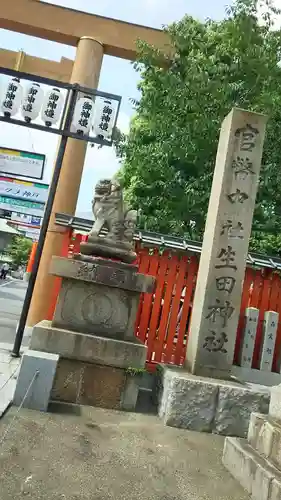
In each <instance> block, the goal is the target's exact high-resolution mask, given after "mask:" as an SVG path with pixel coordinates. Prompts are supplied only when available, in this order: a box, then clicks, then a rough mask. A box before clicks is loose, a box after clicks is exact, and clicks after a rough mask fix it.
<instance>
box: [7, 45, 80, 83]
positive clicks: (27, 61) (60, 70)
mask: <svg viewBox="0 0 281 500" xmlns="http://www.w3.org/2000/svg"><path fill="white" fill-rule="evenodd" d="M19 54H21V55H22V56H23V57H21V58H20V66H19V67H18V62H19ZM0 66H2V67H4V68H9V69H17V70H19V71H23V72H24V73H30V74H32V75H38V76H43V77H45V78H51V79H53V80H59V81H61V82H69V80H70V76H71V72H72V67H73V61H71V60H70V59H66V58H65V57H62V58H61V60H60V61H50V60H48V59H41V58H40V57H33V56H29V55H27V54H25V53H22V52H21V51H20V52H13V51H12V50H5V49H0Z"/></svg>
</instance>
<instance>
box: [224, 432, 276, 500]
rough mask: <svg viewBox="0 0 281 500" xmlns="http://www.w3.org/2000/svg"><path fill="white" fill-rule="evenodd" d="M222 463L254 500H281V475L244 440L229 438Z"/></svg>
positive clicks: (226, 441)
mask: <svg viewBox="0 0 281 500" xmlns="http://www.w3.org/2000/svg"><path fill="white" fill-rule="evenodd" d="M222 463H223V465H224V466H225V468H226V469H227V470H228V471H229V472H230V473H231V475H232V476H233V477H234V478H235V479H236V480H237V481H238V482H239V483H240V484H241V486H242V487H243V488H244V489H245V490H246V491H247V492H248V493H249V494H250V495H251V498H252V500H277V499H279V498H281V473H280V471H279V470H278V469H276V468H275V467H274V466H273V465H271V464H270V463H269V461H268V460H267V459H266V458H264V457H261V456H260V455H258V453H257V452H256V451H255V450H254V449H253V448H252V447H251V446H250V445H249V444H248V443H247V442H246V440H244V439H239V438H230V437H227V438H226V439H225V443H224V450H223V457H222Z"/></svg>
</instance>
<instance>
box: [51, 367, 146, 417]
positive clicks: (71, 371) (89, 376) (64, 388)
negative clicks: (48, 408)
mask: <svg viewBox="0 0 281 500" xmlns="http://www.w3.org/2000/svg"><path fill="white" fill-rule="evenodd" d="M138 392H139V385H138V383H137V377H136V378H135V377H134V375H131V373H130V372H129V371H127V370H126V369H122V368H116V367H112V366H101V365H97V364H93V363H85V362H83V361H77V360H70V359H63V358H61V359H60V361H59V363H58V368H57V372H56V377H55V381H54V385H53V390H52V399H53V400H57V401H61V402H67V403H75V404H81V405H89V406H98V407H101V408H109V409H115V410H134V409H135V406H136V402H137V397H138Z"/></svg>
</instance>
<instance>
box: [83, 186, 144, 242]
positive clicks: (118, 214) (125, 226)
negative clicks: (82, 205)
mask: <svg viewBox="0 0 281 500" xmlns="http://www.w3.org/2000/svg"><path fill="white" fill-rule="evenodd" d="M92 209H93V214H94V218H95V222H94V225H93V227H92V230H91V232H90V236H100V232H101V230H102V229H106V230H107V231H108V233H107V235H106V238H107V240H108V239H111V240H113V241H123V242H124V243H125V242H127V243H131V244H132V243H133V237H134V232H135V227H136V222H137V211H136V210H130V209H128V207H127V206H126V204H125V202H124V200H123V191H122V188H121V186H120V184H119V183H118V181H116V180H108V179H103V180H101V181H99V182H98V184H97V185H96V187H95V196H94V199H93V202H92Z"/></svg>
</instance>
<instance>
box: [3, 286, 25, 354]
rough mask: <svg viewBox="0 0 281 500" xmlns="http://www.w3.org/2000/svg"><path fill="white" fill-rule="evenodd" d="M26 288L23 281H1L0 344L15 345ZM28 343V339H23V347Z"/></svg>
mask: <svg viewBox="0 0 281 500" xmlns="http://www.w3.org/2000/svg"><path fill="white" fill-rule="evenodd" d="M26 286H27V284H26V282H24V281H21V280H10V279H8V280H7V281H4V282H3V281H2V280H1V281H0V342H5V343H10V344H13V343H14V339H15V334H16V327H17V323H18V321H19V317H20V314H21V310H22V304H23V300H24V296H25V292H26ZM28 342H29V339H28V338H24V339H23V345H28Z"/></svg>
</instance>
